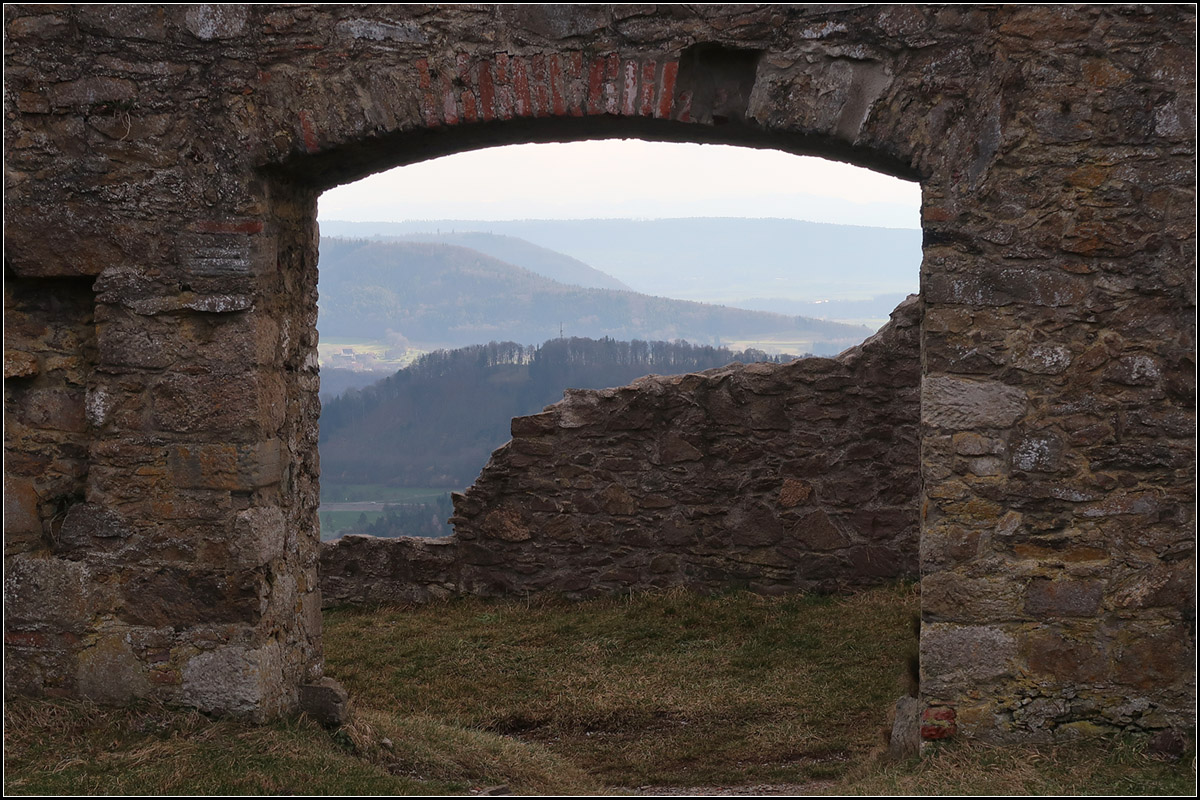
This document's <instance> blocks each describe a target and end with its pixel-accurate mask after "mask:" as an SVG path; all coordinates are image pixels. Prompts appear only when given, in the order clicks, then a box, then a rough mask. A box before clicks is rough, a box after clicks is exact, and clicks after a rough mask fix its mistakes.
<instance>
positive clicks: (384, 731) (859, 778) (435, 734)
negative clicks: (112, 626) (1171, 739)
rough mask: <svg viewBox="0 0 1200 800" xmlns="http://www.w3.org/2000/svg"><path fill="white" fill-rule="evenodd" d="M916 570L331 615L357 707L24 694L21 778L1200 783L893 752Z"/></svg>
mask: <svg viewBox="0 0 1200 800" xmlns="http://www.w3.org/2000/svg"><path fill="white" fill-rule="evenodd" d="M915 608H916V596H915V591H914V589H913V588H912V587H907V586H896V587H887V588H881V589H875V590H872V591H868V592H863V593H860V594H857V595H854V596H850V597H844V598H821V597H790V598H782V599H764V598H761V597H757V596H754V595H749V594H744V593H734V594H729V595H723V596H719V597H696V596H694V595H689V594H685V593H682V592H672V593H667V594H663V595H654V596H642V597H635V598H623V599H609V600H602V601H592V602H587V603H581V604H566V603H555V602H544V603H533V604H526V603H521V602H513V601H509V602H485V601H479V600H469V601H456V602H453V603H447V604H444V605H438V606H429V607H424V608H418V609H377V610H374V611H339V612H335V613H330V614H327V615H326V635H325V646H326V651H327V660H328V671H329V672H330V673H331V674H333V675H335V676H336V677H338V678H340V679H341V680H342V681H343V682H344V683H345V684H346V685H347V686H348V687H349V688H350V690H351V694H352V697H353V699H354V703H355V706H356V712H357V713H356V717H355V720H354V722H353V723H351V724H350V725H348V726H346V727H343V728H341V729H339V730H336V731H332V732H331V731H328V730H325V729H323V728H321V727H319V726H317V725H315V724H313V723H311V722H309V721H307V720H305V719H303V718H301V719H293V720H289V721H281V722H278V723H275V724H272V725H264V726H254V725H248V724H243V723H240V722H236V721H233V720H213V719H209V718H208V717H206V716H204V715H202V714H199V713H197V712H194V711H191V712H188V711H179V710H172V709H167V708H163V707H161V706H155V705H144V706H142V707H139V708H133V709H106V708H100V707H97V706H95V705H92V704H89V703H80V702H69V701H33V700H11V699H10V700H9V702H8V703H7V705H6V707H5V791H6V794H48V795H55V794H152V795H170V794H201V795H212V794H335V795H342V794H397V795H405V794H406V795H412V794H422V795H433V794H465V793H470V792H471V791H472V790H475V789H479V788H482V787H488V786H496V785H504V786H506V787H507V789H508V791H510V792H512V793H514V794H545V795H550V794H561V795H583V794H597V793H600V792H602V791H604V789H603V787H605V786H609V787H618V786H626V787H637V786H646V785H650V786H663V787H668V786H675V787H679V786H706V785H707V786H712V785H738V784H742V785H745V784H764V783H773V784H778V783H799V784H807V790H811V791H813V792H814V793H815V792H823V793H829V794H870V795H963V794H989V795H1010V794H1016V795H1030V794H1035V795H1036V794H1044V795H1052V794H1151V795H1161V794H1183V795H1188V796H1190V795H1192V794H1193V792H1192V789H1193V788H1194V783H1195V774H1194V769H1193V767H1194V756H1193V755H1192V754H1191V753H1189V754H1188V755H1187V756H1186V757H1185V758H1184V759H1183V760H1181V761H1177V762H1168V761H1162V760H1156V759H1153V758H1150V757H1149V756H1147V755H1146V754H1145V753H1144V752H1143V751H1142V750H1140V749H1139V748H1138V746H1137V745H1136V744H1135V743H1132V742H1128V741H1112V740H1103V741H1093V742H1082V743H1078V744H1074V745H1060V746H1054V747H1042V748H1032V747H1009V748H989V747H986V746H983V745H980V744H970V743H953V744H951V745H950V746H947V747H942V748H939V749H938V750H937V751H936V752H934V753H933V754H931V755H929V756H928V757H927V758H925V759H923V760H920V761H913V762H910V763H905V764H894V763H887V762H884V761H881V760H879V758H878V755H879V753H880V750H881V749H882V748H881V745H882V732H883V729H884V726H885V724H886V719H887V713H888V709H889V708H890V706H891V705H892V702H893V701H894V700H895V698H896V697H897V696H899V694H900V693H901V686H902V683H903V681H902V677H901V676H902V674H903V673H904V672H905V664H904V662H905V660H906V653H907V652H908V651H910V650H911V647H912V644H913V638H912V637H913V632H912V629H911V626H910V624H909V623H910V618H911V615H912V613H913V611H914V610H915Z"/></svg>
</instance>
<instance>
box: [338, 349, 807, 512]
mask: <svg viewBox="0 0 1200 800" xmlns="http://www.w3.org/2000/svg"><path fill="white" fill-rule="evenodd" d="M761 360H776V361H787V360H790V357H787V356H783V357H778V358H775V359H771V358H769V357H768V356H766V354H765V353H761V352H756V351H750V352H732V351H730V350H727V349H724V348H714V347H708V346H695V345H690V344H688V343H687V342H673V343H671V342H662V341H656V342H646V341H631V342H622V341H615V340H612V339H601V340H594V339H585V338H564V339H553V340H550V341H548V342H546V343H545V344H543V345H541V346H537V347H535V346H525V345H521V344H517V343H514V342H491V343H489V344H486V345H474V346H471V347H465V348H461V349H457V350H441V351H436V352H433V353H429V354H427V355H425V356H422V357H421V358H420V359H418V360H417V361H416V362H415V363H413V364H412V365H411V366H409V367H406V368H405V369H402V370H400V371H399V372H397V373H396V374H395V375H393V376H391V377H390V378H386V379H384V380H381V381H379V382H378V383H375V384H373V385H371V386H369V387H367V388H365V389H362V390H353V391H349V392H346V393H345V394H343V395H342V396H340V397H338V398H337V399H335V400H333V401H331V402H329V403H327V404H326V405H325V408H324V410H323V411H322V412H321V440H320V442H321V479H322V480H323V481H329V482H332V483H376V484H390V485H393V486H431V487H447V488H460V487H465V486H467V485H468V484H470V483H471V482H472V481H474V480H475V478H476V476H477V475H478V474H479V470H480V469H481V468H482V467H483V465H484V463H485V462H486V461H487V458H488V456H489V455H490V454H491V452H492V450H494V449H496V448H497V447H499V446H500V445H501V444H503V443H504V442H506V441H508V439H509V438H510V437H509V424H510V422H511V420H512V418H513V417H516V416H523V415H526V414H534V413H537V412H539V411H541V410H542V408H544V407H545V406H547V405H549V404H550V403H553V402H556V401H558V400H559V399H561V398H562V393H563V390H564V389H567V388H603V387H606V386H620V385H623V384H626V383H629V382H630V381H632V380H634V379H636V378H639V377H641V376H642V375H646V374H650V373H657V374H660V375H669V374H677V373H684V372H696V371H699V370H704V369H710V368H712V367H719V366H722V365H724V364H728V363H730V362H732V361H743V362H746V361H761Z"/></svg>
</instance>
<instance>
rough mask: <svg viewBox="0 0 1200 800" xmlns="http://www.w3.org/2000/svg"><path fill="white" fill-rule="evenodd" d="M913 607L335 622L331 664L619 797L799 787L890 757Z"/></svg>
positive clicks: (744, 603) (691, 609) (404, 704)
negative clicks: (885, 737)
mask: <svg viewBox="0 0 1200 800" xmlns="http://www.w3.org/2000/svg"><path fill="white" fill-rule="evenodd" d="M915 605H916V598H915V594H914V592H913V590H912V588H911V587H908V586H902V587H892V588H887V589H880V590H875V591H873V592H864V593H861V594H858V595H854V596H851V597H846V598H828V597H815V596H809V597H799V596H797V597H789V598H781V599H767V598H762V597H759V596H757V595H752V594H749V593H732V594H727V595H721V596H717V597H699V596H696V595H693V594H689V593H685V592H669V593H665V594H659V595H643V596H638V597H634V598H623V599H606V600H596V601H589V602H585V603H580V604H563V603H555V602H541V603H534V604H526V603H521V602H517V601H503V602H484V601H479V600H469V601H455V602H451V603H446V604H442V605H437V606H429V607H423V608H416V609H379V610H375V611H370V612H363V611H340V612H335V613H330V614H327V615H326V627H325V642H326V660H327V668H328V671H329V673H330V674H332V675H334V676H336V677H337V678H339V679H340V680H342V681H343V682H344V683H345V684H346V685H347V687H349V688H350V689H351V693H352V694H354V695H355V696H356V697H358V698H359V702H361V703H362V704H364V705H366V706H370V707H373V708H381V709H386V710H389V711H394V712H396V713H398V714H414V713H415V714H424V715H430V716H434V717H437V718H440V719H445V720H447V721H449V722H451V723H452V724H454V725H456V726H460V727H464V728H475V729H482V730H488V731H493V732H496V733H501V734H507V735H512V736H518V737H520V738H521V739H523V740H526V741H530V742H536V743H539V744H542V745H544V746H546V747H547V748H549V749H550V750H552V751H553V752H555V753H558V754H560V755H561V756H563V757H564V758H567V759H569V760H570V761H572V762H574V763H577V764H579V765H580V766H582V767H583V768H584V769H586V770H587V771H588V772H589V773H591V774H594V775H596V776H598V777H599V778H600V779H601V780H604V781H605V782H607V783H610V784H613V785H646V784H650V785H699V784H703V783H723V782H724V783H747V782H754V781H803V780H810V779H813V778H824V777H830V776H836V775H839V774H841V772H842V771H843V770H844V768H845V765H846V764H847V763H849V762H850V761H851V760H853V759H856V758H859V757H861V756H863V755H864V754H866V753H867V752H869V751H870V750H871V749H872V748H874V747H875V746H876V745H877V744H878V743H879V741H880V738H881V736H882V731H883V728H884V726H885V725H886V717H887V710H888V708H889V706H890V704H891V702H892V701H894V700H895V698H896V697H897V696H899V694H900V693H901V688H900V676H901V674H902V673H903V672H904V669H905V665H904V658H903V653H904V652H905V650H906V649H907V648H909V647H910V641H909V640H910V639H911V636H912V632H911V627H910V625H909V621H908V620H909V617H910V616H911V614H912V613H913V611H914V609H915Z"/></svg>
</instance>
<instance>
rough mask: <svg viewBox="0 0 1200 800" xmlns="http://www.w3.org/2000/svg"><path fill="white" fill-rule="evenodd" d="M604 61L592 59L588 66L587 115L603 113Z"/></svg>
mask: <svg viewBox="0 0 1200 800" xmlns="http://www.w3.org/2000/svg"><path fill="white" fill-rule="evenodd" d="M603 91H604V61H603V60H602V59H599V58H597V59H594V60H593V61H592V63H591V64H590V65H589V66H588V94H587V110H588V113H589V114H599V113H601V112H602V111H604V106H603Z"/></svg>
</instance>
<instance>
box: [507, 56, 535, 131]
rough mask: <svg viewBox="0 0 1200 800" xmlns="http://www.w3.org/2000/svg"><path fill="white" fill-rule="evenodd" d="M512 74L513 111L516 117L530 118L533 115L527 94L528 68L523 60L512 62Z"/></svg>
mask: <svg viewBox="0 0 1200 800" xmlns="http://www.w3.org/2000/svg"><path fill="white" fill-rule="evenodd" d="M512 73H513V88H514V89H515V92H514V97H513V110H514V112H515V113H516V115H517V116H518V117H527V116H530V115H531V114H533V98H532V97H531V96H530V94H529V67H528V66H527V65H526V62H525V59H523V58H518V59H514V60H513V65H512Z"/></svg>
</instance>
